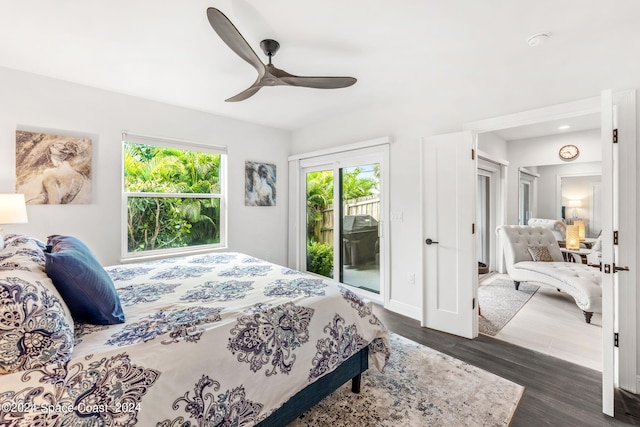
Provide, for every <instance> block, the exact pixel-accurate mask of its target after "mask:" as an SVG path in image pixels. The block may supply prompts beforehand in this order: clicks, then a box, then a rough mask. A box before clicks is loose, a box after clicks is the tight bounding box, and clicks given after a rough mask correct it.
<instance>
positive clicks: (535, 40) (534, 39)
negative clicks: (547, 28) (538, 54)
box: [527, 33, 549, 47]
mask: <svg viewBox="0 0 640 427" xmlns="http://www.w3.org/2000/svg"><path fill="white" fill-rule="evenodd" d="M548 38H549V34H548V33H538V34H534V35H532V36H531V37H529V38H528V39H527V43H528V44H529V46H531V47H536V46H540V45H541V44H543V43H544V42H546V41H547V39H548Z"/></svg>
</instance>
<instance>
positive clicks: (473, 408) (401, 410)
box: [289, 334, 524, 427]
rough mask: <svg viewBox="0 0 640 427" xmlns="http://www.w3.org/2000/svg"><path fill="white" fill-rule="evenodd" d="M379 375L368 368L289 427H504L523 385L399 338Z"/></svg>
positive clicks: (394, 338)
mask: <svg viewBox="0 0 640 427" xmlns="http://www.w3.org/2000/svg"><path fill="white" fill-rule="evenodd" d="M391 346H392V352H391V358H390V360H389V363H388V365H387V367H386V368H385V371H384V373H380V372H378V370H377V369H376V368H375V367H370V368H369V369H368V370H367V371H366V372H365V373H364V374H363V375H362V391H361V393H360V394H355V393H352V392H351V383H350V382H349V383H348V384H345V385H344V386H342V387H341V388H340V389H338V390H336V391H335V392H333V393H332V394H331V395H329V396H327V397H326V398H325V399H324V400H322V401H321V402H320V403H319V404H318V405H316V406H314V407H313V408H311V409H310V410H309V411H307V412H305V413H304V414H303V415H302V416H301V417H300V418H298V419H297V420H295V421H294V422H292V423H291V424H289V427H303V426H305V427H310V426H314V427H317V426H331V427H359V426H362V427H365V426H366V427H369V426H376V427H379V426H382V427H386V426H388V427H392V426H393V427H397V426H404V427H413V426H507V425H509V422H510V420H511V418H512V417H513V414H514V413H515V411H516V408H517V406H518V402H519V401H520V398H521V397H522V393H523V392H524V387H522V386H520V385H518V384H515V383H513V382H511V381H508V380H506V379H504V378H501V377H498V376H496V375H494V374H491V373H489V372H487V371H484V370H482V369H480V368H476V367H475V366H471V365H468V364H466V363H464V362H462V361H460V360H458V359H455V358H453V357H450V356H447V355H445V354H442V353H440V352H438V351H436V350H433V349H431V348H429V347H425V346H423V345H420V344H418V343H415V342H413V341H410V340H408V339H406V338H403V337H401V336H399V335H395V334H392V335H391Z"/></svg>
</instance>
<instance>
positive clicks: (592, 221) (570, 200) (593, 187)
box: [560, 174, 602, 238]
mask: <svg viewBox="0 0 640 427" xmlns="http://www.w3.org/2000/svg"><path fill="white" fill-rule="evenodd" d="M601 181H602V177H601V175H599V174H598V175H585V176H564V177H561V178H560V188H561V193H560V194H561V196H562V206H563V213H564V218H565V220H566V221H567V223H568V224H571V223H573V222H575V221H576V220H582V221H584V225H585V233H586V237H589V238H596V237H598V235H599V234H600V230H601V229H602V227H601V225H600V224H601V223H600V221H601V215H602V213H601V209H600V193H601V191H602V182H601Z"/></svg>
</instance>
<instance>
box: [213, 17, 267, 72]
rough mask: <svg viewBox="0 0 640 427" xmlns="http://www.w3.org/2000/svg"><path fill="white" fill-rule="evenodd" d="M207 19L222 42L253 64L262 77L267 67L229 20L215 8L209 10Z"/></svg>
mask: <svg viewBox="0 0 640 427" xmlns="http://www.w3.org/2000/svg"><path fill="white" fill-rule="evenodd" d="M207 18H208V19H209V24H211V27H213V29H214V30H215V32H216V33H218V35H219V36H220V38H221V39H222V41H224V42H225V43H226V44H227V46H229V47H230V48H231V50H232V51H234V52H235V53H236V54H237V55H238V56H239V57H240V58H242V59H244V60H245V61H247V62H248V63H249V64H251V65H252V66H253V68H255V69H256V70H257V71H258V74H259V75H260V76H262V75H263V74H264V67H265V65H264V64H263V63H262V61H260V58H258V55H256V53H255V51H254V50H253V49H251V46H249V43H247V41H246V40H245V39H244V37H242V34H240V31H238V29H237V28H236V27H235V26H234V25H233V24H232V23H231V21H230V20H229V18H227V17H226V16H225V14H224V13H222V12H220V11H219V10H218V9H216V8H215V7H210V8H208V9H207Z"/></svg>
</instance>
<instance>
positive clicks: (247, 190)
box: [244, 161, 276, 206]
mask: <svg viewBox="0 0 640 427" xmlns="http://www.w3.org/2000/svg"><path fill="white" fill-rule="evenodd" d="M244 176H245V184H244V204H245V206H275V205H276V165H273V164H270V163H261V162H249V161H247V162H245V165H244Z"/></svg>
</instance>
